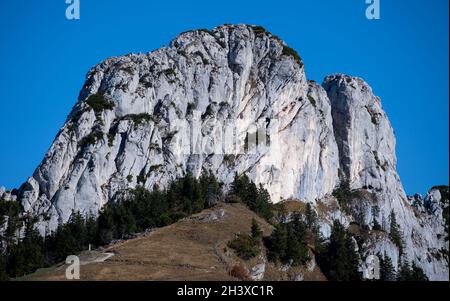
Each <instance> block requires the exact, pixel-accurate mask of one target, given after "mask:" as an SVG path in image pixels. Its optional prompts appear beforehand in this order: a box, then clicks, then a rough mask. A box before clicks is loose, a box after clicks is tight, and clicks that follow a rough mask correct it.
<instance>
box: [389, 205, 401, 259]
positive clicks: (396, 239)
mask: <svg viewBox="0 0 450 301" xmlns="http://www.w3.org/2000/svg"><path fill="white" fill-rule="evenodd" d="M389 237H390V239H391V241H392V242H393V243H394V244H395V245H396V246H397V247H398V250H399V255H400V256H401V255H402V254H403V235H402V232H401V231H400V227H399V225H398V224H397V218H396V216H395V212H394V211H393V210H392V211H391V214H390V231H389Z"/></svg>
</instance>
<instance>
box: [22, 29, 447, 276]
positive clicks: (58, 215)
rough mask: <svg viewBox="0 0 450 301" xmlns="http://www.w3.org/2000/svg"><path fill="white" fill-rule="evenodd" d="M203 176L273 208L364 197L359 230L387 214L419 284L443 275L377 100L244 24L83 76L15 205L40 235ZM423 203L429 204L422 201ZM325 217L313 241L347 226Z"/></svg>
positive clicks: (380, 244) (430, 228) (432, 234)
mask: <svg viewBox="0 0 450 301" xmlns="http://www.w3.org/2000/svg"><path fill="white" fill-rule="evenodd" d="M206 171H209V172H212V173H213V174H214V175H215V176H216V177H217V178H218V179H219V180H220V181H222V182H223V183H224V184H225V187H227V185H229V183H231V182H232V180H233V177H234V174H235V172H237V173H238V174H243V173H246V174H247V175H248V176H249V177H250V178H251V179H252V180H253V181H254V182H256V183H257V184H259V183H260V184H262V185H263V186H264V187H265V188H266V189H268V191H269V193H270V194H271V197H272V200H273V201H274V202H278V201H281V200H283V199H297V200H301V201H306V202H311V203H313V204H316V203H317V202H318V201H329V200H332V198H333V197H332V196H331V194H332V192H333V190H334V189H335V188H336V187H338V186H339V185H341V184H342V183H348V184H349V185H350V187H351V188H352V189H356V190H365V191H367V193H369V194H370V195H371V197H370V198H367V199H364V200H363V201H361V204H360V206H359V207H358V206H357V208H359V209H355V210H359V211H360V212H361V214H362V215H363V216H364V218H363V221H364V222H365V223H367V224H368V225H372V224H373V219H374V216H373V210H372V207H373V205H377V206H378V207H379V212H378V213H377V215H378V216H377V217H376V218H378V220H379V221H380V223H382V224H383V227H384V228H385V230H386V231H388V230H389V229H388V225H389V222H388V217H389V216H390V214H391V212H395V214H396V216H397V221H398V223H399V224H400V228H401V229H402V231H403V232H404V239H405V245H406V248H405V250H406V251H407V258H408V259H409V260H414V261H415V262H417V264H418V265H420V266H421V267H423V268H424V270H425V271H426V273H427V275H428V276H429V277H430V278H432V279H448V264H447V265H446V264H445V260H444V259H442V258H441V259H438V258H437V257H433V256H431V255H430V254H431V253H432V252H434V251H435V250H441V249H444V250H445V248H446V250H447V251H448V242H447V243H446V242H445V241H444V239H443V238H442V239H437V238H436V237H437V235H438V234H442V233H443V232H444V226H443V225H442V222H441V221H442V212H437V215H434V216H432V215H429V214H428V213H426V212H422V213H420V214H419V215H417V216H416V214H415V211H414V208H413V206H411V204H410V203H409V202H408V199H407V197H406V195H405V192H404V190H403V187H402V185H401V182H400V179H399V176H398V174H397V172H396V156H395V137H394V133H393V130H392V127H391V125H390V123H389V121H388V118H387V116H386V114H385V112H384V111H383V109H382V107H381V103H380V100H379V98H378V97H376V96H374V94H373V93H372V90H371V88H370V87H369V85H368V84H367V83H365V82H364V81H363V80H362V79H359V78H355V77H349V76H345V75H340V74H337V75H332V76H328V77H326V78H325V80H324V83H323V84H322V85H319V84H317V83H315V82H313V81H308V80H307V78H306V75H305V72H304V69H303V62H302V61H301V59H300V58H299V57H298V56H297V55H296V53H295V52H294V51H293V50H292V49H290V48H289V47H288V46H287V45H286V44H285V43H284V42H283V41H281V40H280V39H279V38H277V37H276V36H274V35H272V34H270V33H268V32H266V31H265V30H263V29H262V28H260V27H255V26H248V25H225V26H220V27H217V28H215V29H214V30H212V31H208V30H197V31H190V32H186V33H182V34H181V35H179V36H178V37H177V38H175V39H174V40H173V41H172V42H171V43H170V45H169V46H168V47H164V48H161V49H158V50H156V51H153V52H150V53H148V54H130V55H126V56H121V57H113V58H109V59H107V60H105V61H103V62H102V63H100V64H98V65H97V66H95V67H94V68H92V69H91V70H90V71H89V73H88V75H87V80H86V83H85V85H84V86H83V88H82V90H81V92H80V96H79V100H78V102H77V103H76V104H75V106H74V108H73V110H72V112H71V113H70V115H69V117H68V119H67V121H66V123H65V124H64V126H63V127H62V128H61V130H60V132H59V133H58V135H57V136H56V138H55V141H54V142H53V144H52V146H51V147H50V149H49V151H48V153H47V154H46V156H45V158H44V159H43V161H42V163H41V164H40V165H39V166H38V168H37V169H36V171H35V172H34V174H33V176H32V177H30V178H29V179H28V180H27V182H26V183H25V184H23V185H22V187H21V188H20V190H19V193H18V199H19V201H20V202H21V203H22V205H23V207H24V209H25V210H26V211H27V212H30V213H32V214H35V215H37V216H40V217H41V219H40V222H39V223H38V227H39V229H40V231H41V233H43V234H45V233H48V232H49V231H52V230H54V229H55V228H56V227H57V225H58V224H59V223H64V222H66V221H67V220H68V219H69V218H70V216H71V214H72V212H73V211H79V212H81V213H83V214H94V215H95V214H97V213H98V211H99V210H100V209H101V208H102V206H103V205H104V204H105V203H107V202H109V201H114V200H115V199H116V198H117V195H118V193H120V192H121V191H123V190H126V189H129V188H134V187H136V186H137V185H143V186H144V187H146V188H149V189H151V188H153V187H154V185H158V186H159V187H166V186H167V185H168V184H169V183H170V182H171V181H172V180H174V179H175V178H177V177H181V176H183V175H185V174H186V173H191V174H193V175H194V176H200V175H201V173H202V172H206ZM427 199H428V200H430V202H431V203H433V202H440V199H439V200H438V201H436V200H437V199H438V196H437V193H434V192H430V196H427ZM447 204H448V202H447ZM337 208H338V209H337V210H335V211H333V212H330V213H329V216H328V217H327V218H326V220H327V222H325V223H323V224H322V225H321V230H322V232H323V233H324V235H325V236H327V235H329V230H330V223H329V222H331V221H332V219H333V218H336V217H341V218H342V219H341V220H344V221H346V224H347V225H348V224H349V223H350V222H352V221H354V219H355V218H354V217H352V215H346V214H344V213H343V212H342V210H341V209H339V207H337ZM355 208H356V207H355ZM439 208H442V206H439ZM441 211H442V210H441ZM44 216H45V218H44ZM328 221H329V222H328ZM370 227H371V226H370ZM367 246H368V247H367V248H366V249H368V250H373V251H383V252H384V251H386V252H387V253H388V255H389V256H391V257H392V258H393V260H394V261H395V262H397V261H398V254H397V253H396V252H398V250H397V249H396V247H395V246H393V244H392V242H390V241H389V238H386V237H385V236H383V235H381V236H379V237H378V238H376V237H375V238H373V240H371V241H370V242H367ZM430 250H431V251H430Z"/></svg>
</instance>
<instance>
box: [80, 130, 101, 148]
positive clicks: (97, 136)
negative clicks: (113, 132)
mask: <svg viewBox="0 0 450 301" xmlns="http://www.w3.org/2000/svg"><path fill="white" fill-rule="evenodd" d="M103 136H104V134H103V132H102V131H100V130H95V131H93V132H92V133H90V134H89V135H87V136H86V137H84V138H83V139H81V141H80V147H81V148H85V147H88V146H89V145H94V144H95V143H97V141H100V140H102V139H103Z"/></svg>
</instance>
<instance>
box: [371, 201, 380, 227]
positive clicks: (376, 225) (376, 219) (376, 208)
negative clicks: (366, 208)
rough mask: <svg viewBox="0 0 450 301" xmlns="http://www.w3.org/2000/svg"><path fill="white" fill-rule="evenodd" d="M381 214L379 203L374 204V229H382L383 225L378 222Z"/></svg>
mask: <svg viewBox="0 0 450 301" xmlns="http://www.w3.org/2000/svg"><path fill="white" fill-rule="evenodd" d="M379 215H380V207H378V206H377V205H375V206H372V217H373V230H375V231H381V225H380V223H379V222H378V216H379Z"/></svg>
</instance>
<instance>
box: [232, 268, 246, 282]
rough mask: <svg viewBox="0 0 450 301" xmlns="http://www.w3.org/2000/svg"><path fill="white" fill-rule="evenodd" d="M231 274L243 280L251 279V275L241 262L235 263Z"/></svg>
mask: <svg viewBox="0 0 450 301" xmlns="http://www.w3.org/2000/svg"><path fill="white" fill-rule="evenodd" d="M230 275H231V276H232V277H235V278H238V279H241V280H244V281H245V280H249V276H248V273H247V271H246V270H245V268H244V267H243V266H242V265H240V264H235V265H234V266H233V268H232V269H231V271H230Z"/></svg>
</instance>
